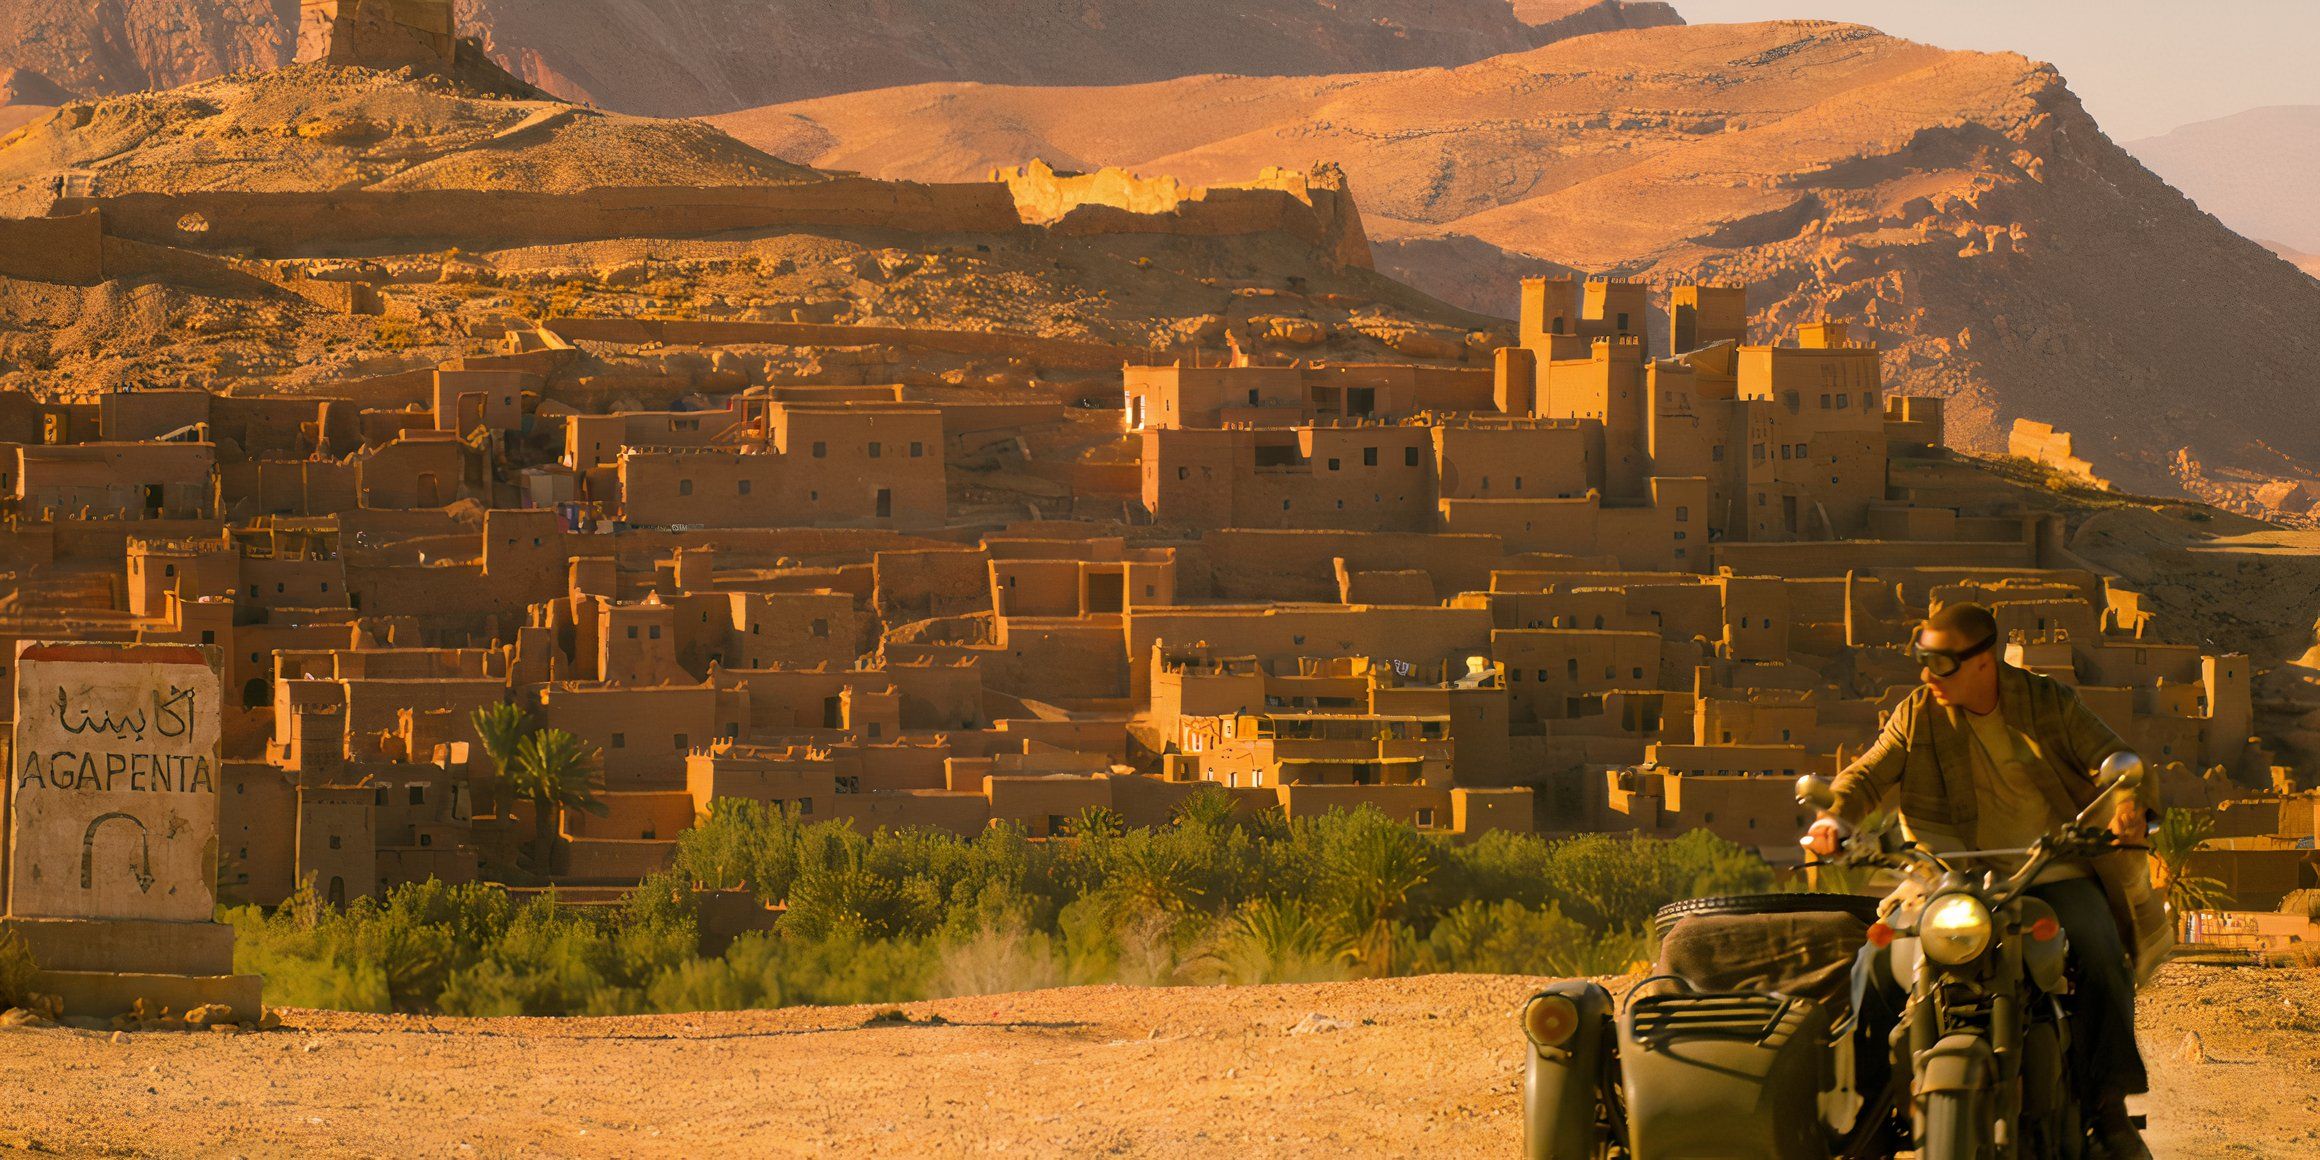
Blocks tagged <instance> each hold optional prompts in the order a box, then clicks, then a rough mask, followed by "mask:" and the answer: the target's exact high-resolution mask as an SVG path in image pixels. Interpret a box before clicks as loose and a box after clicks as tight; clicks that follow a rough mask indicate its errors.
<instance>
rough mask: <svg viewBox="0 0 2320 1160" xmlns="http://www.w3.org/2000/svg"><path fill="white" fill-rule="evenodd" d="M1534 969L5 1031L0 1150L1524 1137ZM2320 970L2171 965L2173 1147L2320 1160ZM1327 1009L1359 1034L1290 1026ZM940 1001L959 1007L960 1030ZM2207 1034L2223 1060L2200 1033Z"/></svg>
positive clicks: (527, 1151) (356, 1151) (2148, 1030)
mask: <svg viewBox="0 0 2320 1160" xmlns="http://www.w3.org/2000/svg"><path fill="white" fill-rule="evenodd" d="M1535 982H1536V980H1530V979H1520V978H1506V977H1457V976H1438V977H1431V978H1420V979H1402V980H1394V981H1390V982H1383V983H1344V984H1328V985H1317V986H1280V987H1248V988H1232V989H1226V988H1217V989H1191V990H1136V989H1129V988H1120V987H1095V988H1081V989H1073V990H1062V991H1048V992H1041V993H1030V994H1020V995H1005V996H990V997H982V998H969V999H951V1000H942V1001H937V1002H930V1003H919V1004H912V1005H910V1006H908V1007H907V1008H905V1010H906V1011H907V1012H908V1013H909V1014H910V1016H911V1017H912V1018H913V1019H915V1020H918V1022H915V1023H911V1024H908V1025H897V1024H876V1023H868V1022H867V1021H868V1019H869V1017H870V1016H871V1015H872V1014H873V1009H871V1008H825V1009H794V1010H786V1011H770V1012H741V1013H721V1014H704V1015H690V1016H655V1017H645V1018H630V1019H571V1020H546V1019H487V1020H462V1019H432V1018H422V1017H401V1016H393V1017H390V1016H370V1015H349V1014H337V1013H325V1012H290V1013H288V1015H289V1018H290V1020H291V1023H292V1026H291V1027H290V1028H289V1029H286V1030H284V1031H280V1032H275V1033H270V1034H245V1035H238V1036H227V1035H221V1034H217V1033H175V1034H169V1033H154V1034H144V1035H130V1036H127V1037H125V1040H124V1041H122V1042H115V1041H113V1040H112V1039H111V1037H109V1036H107V1035H104V1034H99V1033H95V1032H80V1031H69V1030H55V1029H51V1030H6V1031H0V1090H5V1091H6V1092H8V1093H9V1095H8V1097H7V1098H6V1099H5V1100H0V1151H7V1150H10V1149H15V1148H21V1149H28V1150H37V1151H41V1152H48V1153H61V1154H66V1155H113V1156H180V1155H220V1156H225V1155H232V1156H287V1155H334V1156H339V1155H357V1156H394V1157H414V1156H515V1155H524V1156H536V1155H547V1156H677V1155H785V1154H804V1153H815V1154H827V1153H837V1154H847V1155H868V1154H877V1155H889V1156H891V1155H914V1156H915V1155H946V1156H947V1155H987V1154H997V1153H1015V1154H1029V1155H1042V1156H1052V1155H1071V1156H1086V1155H1101V1154H1127V1155H1166V1156H1186V1155H1190V1156H1222V1155H1237V1156H1250V1155H1258V1156H1288V1155H1295V1156H1317V1155H1332V1156H1338V1155H1352V1156H1412V1155H1420V1154H1423V1155H1427V1156H1508V1155H1514V1154H1516V1151H1517V1149H1518V1147H1519V1126H1520V1114H1519V1112H1518V1110H1517V1107H1516V1102H1515V1085H1516V1076H1517V1070H1516V1069H1517V1067H1518V1063H1519V1060H1520V1054H1519V1053H1520V1051H1521V1046H1520V1045H1521V1040H1520V1036H1519V1032H1517V1030H1516V1029H1515V1025H1514V1022H1513V1017H1512V1014H1513V1011H1514V1008H1515V1006H1516V1004H1517V1003H1518V1002H1519V1001H1520V1000H1521V999H1522V998H1523V997H1524V996H1525V995H1527V994H1528V993H1529V992H1530V990H1531V988H1532V986H1533V984H1534V983H1535ZM2315 984H2320V976H2315V975H2313V974H2312V973H2310V972H2290V971H2280V970H2262V969H2254V968H2219V967H2203V966H2190V965H2178V966H2174V967H2170V968H2169V970H2168V973H2167V974H2166V976H2165V977H2164V978H2163V979H2162V981H2161V983H2160V985H2159V986H2158V988H2157V989H2156V990H2155V991H2154V992H2153V993H2152V995H2151V996H2150V998H2149V1002H2148V1003H2147V1004H2146V1019H2145V1027H2144V1043H2145V1048H2146V1051H2147V1052H2148V1053H2149V1055H2150V1056H2151V1058H2152V1062H2153V1064H2154V1067H2155V1069H2156V1070H2157V1072H2158V1077H2157V1086H2158V1090H2157V1091H2156V1092H2155V1093H2154V1095H2153V1097H2152V1106H2151V1111H2152V1113H2153V1120H2154V1132H2153V1135H2154V1144H2155V1146H2156V1147H2157V1149H2158V1151H2159V1154H2160V1155H2161V1156H2170V1157H2178V1156H2179V1157H2192V1156H2262V1157H2284V1156H2311V1155H2320V1020H2316V1019H2315V1014H2314V1013H2315V1011H2316V1010H2320V986H2316V985H2315ZM1309 1013H1320V1014H1323V1015H1326V1016H1328V1017H1330V1018H1333V1019H1338V1020H1344V1021H1346V1022H1347V1023H1349V1024H1350V1026H1347V1027H1344V1028H1342V1029H1338V1030H1325V1031H1318V1032H1291V1031H1290V1028H1292V1027H1294V1026H1296V1025H1297V1024H1298V1023H1299V1022H1300V1021H1301V1020H1303V1019H1304V1018H1305V1017H1306V1016H1307V1015H1308V1014H1309ZM930 1016H940V1017H941V1018H942V1019H943V1020H944V1021H945V1022H942V1023H935V1022H932V1021H931V1020H930V1018H929V1017H930ZM2194 1031H2196V1032H2197V1033H2198V1036H2199V1041H2200V1054H2201V1055H2202V1056H2203V1057H2204V1058H2203V1060H2202V1061H2199V1062H2192V1061H2190V1060H2188V1059H2187V1058H2186V1056H2185V1053H2184V1051H2183V1044H2184V1041H2185V1038H2186V1036H2187V1034H2188V1033H2191V1032H2194Z"/></svg>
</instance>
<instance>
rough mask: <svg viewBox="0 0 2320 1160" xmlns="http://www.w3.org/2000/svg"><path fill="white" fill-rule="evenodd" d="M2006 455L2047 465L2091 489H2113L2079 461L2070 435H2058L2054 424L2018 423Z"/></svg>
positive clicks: (2083, 461) (2058, 432) (2090, 466)
mask: <svg viewBox="0 0 2320 1160" xmlns="http://www.w3.org/2000/svg"><path fill="white" fill-rule="evenodd" d="M2006 454H2008V455H2012V456H2015V457H2017V458H2020V459H2027V460H2030V461H2032V462H2034V463H2041V464H2044V465H2045V466H2047V467H2051V468H2053V469H2054V470H2055V471H2057V472H2059V473H2061V474H2062V475H2064V476H2067V477H2069V478H2071V479H2074V480H2077V481H2079V482H2081V483H2084V484H2087V485H2088V486H2090V487H2099V488H2102V489H2104V490H2106V491H2107V490H2109V489H2110V486H2111V483H2110V481H2109V480H2107V479H2104V478H2103V477H2101V476H2099V475H2096V474H2095V471H2094V464H2093V463H2091V462H2089V461H2087V460H2084V459H2081V458H2079V457H2078V454H2077V451H2076V449H2075V448H2073V447H2072V446H2071V439H2070V432H2068V431H2057V430H2055V429H2054V425H2053V424H2052V423H2040V422H2038V421H2037V420H2035V419H2016V420H2014V429H2013V431H2012V432H2010V433H2009V434H2008V435H2007V437H2006Z"/></svg>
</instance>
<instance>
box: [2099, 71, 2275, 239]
mask: <svg viewBox="0 0 2320 1160" xmlns="http://www.w3.org/2000/svg"><path fill="white" fill-rule="evenodd" d="M2127 151H2128V152H2130V153H2133V154H2134V155H2135V156H2136V157H2137V158H2139V159H2140V160H2141V161H2142V162H2143V164H2145V165H2148V166H2150V167H2151V172H2153V173H2156V174H2158V175H2159V176H2161V177H2164V178H2166V179H2167V181H2168V183H2169V184H2171V185H2173V186H2174V187H2175V188H2177V189H2180V190H2182V191H2183V192H2185V193H2187V194H2190V195H2191V198H2192V200H2194V201H2196V202H2198V203H2199V205H2200V208H2202V209H2205V210H2207V211H2208V212H2209V213H2212V214H2214V215H2215V216H2217V217H2219V218H2222V219H2223V223H2224V224H2225V225H2227V226H2230V227H2231V228H2233V229H2235V230H2238V231H2239V232H2241V233H2243V234H2246V235H2247V236H2249V237H2251V238H2262V239H2266V240H2268V241H2270V242H2272V243H2274V244H2275V246H2276V248H2279V249H2283V250H2295V251H2302V252H2303V253H2306V254H2310V253H2314V252H2320V202H2315V201H2314V200H2313V197H2312V190H2313V187H2314V185H2315V183H2320V105H2278V106H2274V107H2271V108H2266V109H2249V110H2248V111H2246V112H2244V113H2234V114H2232V115H2231V116H2229V117H2222V118H2218V119H2216V120H2213V121H2201V122H2199V123H2198V124H2194V125H2185V126H2183V127H2182V128H2180V129H2177V130H2175V131H2174V132H2171V133H2166V134H2162V135H2160V136H2157V137H2146V138H2144V139H2143V140H2140V141H2130V142H2128V143H2127Z"/></svg>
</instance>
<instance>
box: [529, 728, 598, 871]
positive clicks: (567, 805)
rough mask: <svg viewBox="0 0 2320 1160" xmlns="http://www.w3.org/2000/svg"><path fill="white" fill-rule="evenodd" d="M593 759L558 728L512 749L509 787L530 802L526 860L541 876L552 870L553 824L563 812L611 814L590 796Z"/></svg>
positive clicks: (584, 746) (595, 780)
mask: <svg viewBox="0 0 2320 1160" xmlns="http://www.w3.org/2000/svg"><path fill="white" fill-rule="evenodd" d="M596 758H597V751H596V750H594V749H590V748H588V747H587V744H586V743H585V742H583V741H581V740H580V739H579V738H577V737H574V736H572V735H571V734H569V733H566V732H564V731H563V730H561V729H542V730H540V731H539V732H537V733H533V734H530V735H528V736H526V737H525V738H524V739H523V742H522V743H521V744H519V745H518V746H517V747H516V754H515V763H514V766H513V767H512V768H511V769H510V770H509V771H508V782H509V787H510V788H511V789H513V790H514V791H515V793H516V795H517V796H518V797H522V798H525V799H527V800H529V801H530V802H531V803H532V857H534V858H536V859H538V863H537V865H536V867H535V868H536V869H537V870H539V872H540V873H541V874H543V875H545V874H549V873H552V872H553V869H554V867H555V864H556V857H555V854H556V841H557V834H558V832H559V830H560V827H559V826H558V825H557V822H558V820H559V818H560V817H561V816H562V812H563V811H564V810H565V809H581V810H587V811H588V812H589V813H592V814H596V815H598V816H602V815H604V814H606V813H609V812H611V811H610V810H609V808H608V807H606V806H605V804H604V803H603V802H602V801H599V800H598V799H597V796H596V794H597V791H598V790H599V789H600V788H601V782H600V781H599V779H598V777H597V773H596Z"/></svg>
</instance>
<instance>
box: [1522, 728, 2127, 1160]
mask: <svg viewBox="0 0 2320 1160" xmlns="http://www.w3.org/2000/svg"><path fill="white" fill-rule="evenodd" d="M2096 778H2097V784H2098V785H2100V786H2101V787H2102V792H2100V793H2099V794H2098V795H2097V796H2096V798H2095V800H2094V801H2093V802H2092V803H2090V804H2089V805H2088V806H2087V807H2086V809H2085V810H2084V811H2082V812H2081V813H2080V814H2079V815H2078V816H2077V817H2076V818H2074V819H2072V820H2071V821H2069V822H2067V823H2065V824H2063V825H2062V826H2059V827H2057V828H2056V829H2055V830H2054V831H2052V832H2050V833H2048V834H2045V835H2043V836H2042V837H2040V838H2039V839H2038V841H2037V842H2036V843H2034V844H2033V845H2032V846H2031V847H2030V848H2029V849H2028V850H1978V851H1964V852H1958V853H1946V854H1943V853H1935V852H1933V851H1930V850H1927V849H1925V848H1923V847H1921V846H1918V845H1915V844H1913V843H1910V842H1907V841H1904V840H1902V839H1901V838H1900V836H1899V835H1897V834H1894V833H1892V832H1890V831H1884V832H1878V833H1856V834H1854V835H1852V836H1851V837H1850V838H1848V839H1847V840H1846V842H1845V843H1844V847H1843V849H1842V852H1841V853H1840V854H1839V855H1838V856H1837V857H1836V858H1834V859H1832V860H1831V862H1830V863H1829V864H1833V865H1837V866H1850V867H1866V868H1877V869H1883V870H1891V871H1895V872H1898V873H1900V874H1901V875H1902V876H1903V880H1902V882H1901V884H1900V886H1899V887H1898V888H1896V889H1895V890H1894V891H1893V892H1892V893H1891V894H1890V895H1889V896H1888V897H1887V898H1886V899H1885V900H1884V901H1883V903H1882V904H1879V903H1878V902H1877V901H1876V900H1875V899H1871V898H1867V897H1864V896H1858V895H1848V894H1815V893H1805V894H1775V895H1759V896H1746V897H1739V898H1720V899H1695V900H1691V901H1688V902H1679V903H1676V904H1674V905H1673V906H1670V907H1668V908H1665V909H1664V910H1663V911H1662V912H1661V914H1660V916H1659V919H1660V928H1661V929H1660V933H1661V945H1660V956H1659V960H1658V963H1657V964H1656V965H1655V967H1654V969H1653V973H1652V974H1651V975H1650V976H1648V977H1646V978H1645V979H1643V980H1642V981H1640V982H1638V983H1637V984H1635V985H1634V987H1632V988H1631V989H1630V990H1629V991H1628V992H1627V994H1626V996H1625V997H1624V1002H1623V1003H1620V1004H1614V1002H1613V1000H1612V997H1611V995H1610V993H1609V992H1608V991H1607V990H1605V989H1604V988H1603V987H1602V986H1601V985H1600V984H1597V983H1594V982H1591V981H1588V980H1584V979H1573V980H1564V981H1561V982H1558V983H1554V984H1551V985H1549V986H1548V987H1547V988H1545V989H1544V990H1542V991H1540V992H1539V993H1537V994H1535V995H1533V996H1532V997H1531V998H1530V999H1529V1000H1528V1001H1527V1002H1526V1003H1525V1004H1524V1006H1523V1009H1522V1025H1523V1033H1524V1037H1525V1039H1526V1040H1527V1041H1528V1047H1529V1050H1528V1051H1527V1052H1526V1053H1525V1055H1526V1062H1525V1068H1524V1082H1523V1123H1524V1137H1525V1148H1526V1153H1527V1154H1528V1155H1529V1156H1530V1157H1532V1160H1679V1158H1680V1160H1805V1158H1810V1157H1821V1158H1824V1160H1825V1158H1829V1157H1843V1158H1848V1160H1850V1158H1855V1157H1869V1156H1881V1155H1891V1154H1892V1153H1893V1152H1895V1151H1898V1150H1899V1149H1900V1148H1901V1147H1904V1146H1907V1147H1912V1148H1914V1150H1915V1152H1916V1155H1917V1156H1918V1157H1920V1158H1921V1160H2001V1158H2002V1160H2030V1158H2036V1160H2049V1158H2060V1160H2078V1158H2079V1157H2081V1156H2082V1155H2084V1154H2085V1150H2086V1148H2087V1136H2086V1131H2085V1127H2084V1126H2083V1124H2082V1122H2081V1116H2080V1112H2081V1109H2080V1108H2079V1107H2078V1102H2077V1100H2076V1099H2075V1098H2074V1097H2073V1095H2072V1091H2073V1088H2072V1085H2071V1083H2070V1077H2069V1068H2068V1062H2067V1061H2068V1058H2069V1045H2070V1025H2069V1019H2068V1015H2067V1012H2066V1010H2065V1008H2064V1005H2063V1003H2062V996H2063V995H2065V994H2066V993H2067V991H2068V988H2069V985H2070V984H2069V979H2068V977H2067V972H2066V963H2067V961H2068V945H2067V940H2066V939H2065V937H2064V935H2063V931H2062V927H2061V923H2060V922H2059V921H2058V920H2057V918H2056V916H2055V914H2054V912H2053V910H2052V909H2051V908H2049V907H2048V906H2047V905H2046V904H2045V903H2043V902H2041V901H2039V900H2038V899H2037V898H2035V897H2033V896H2031V895H2030V894H2028V893H2027V891H2028V890H2029V888H2030V886H2031V885H2032V884H2033V883H2034V882H2036V880H2037V878H2038V875H2039V873H2040V871H2042V870H2044V869H2046V868H2047V867H2048V866H2049V865H2051V864H2052V863H2054V862H2055V861H2057V860H2061V859H2072V858H2085V857H2091V856H2093V855H2096V854H2099V853H2102V852H2105V851H2108V850H2111V849H2115V848H2116V847H2117V845H2118V842H2117V839H2116V838H2115V837H2113V836H2112V835H2111V834H2110V833H2109V832H2108V831H2107V830H2104V829H2101V828H2099V820H2100V819H2103V818H2107V817H2108V816H2110V811H2111V809H2112V806H2113V804H2114V803H2115V802H2116V801H2117V799H2118V796H2119V795H2121V794H2124V793H2132V792H2133V791H2134V790H2135V788H2136V787H2137V786H2138V785H2140V784H2141V782H2142V779H2143V768H2142V763H2141V761H2140V759H2138V758H2136V757H2134V756H2133V755H2132V754H2119V755H2116V756H2114V757H2113V758H2111V759H2109V760H2107V761H2105V762H2104V763H2103V766H2102V768H2101V769H2100V770H2098V771H2097V774H2096ZM1797 798H1798V801H1799V802H1800V803H1802V804H1805V805H1808V806H1812V807H1815V808H1818V809H1827V808H1828V807H1829V806H1830V805H1831V804H1832V803H1833V801H1834V798H1833V796H1832V794H1831V792H1830V789H1829V786H1828V784H1827V783H1826V782H1823V781H1821V780H1820V779H1818V778H1814V777H1807V778H1803V779H1800V780H1799V781H1798V783H1797ZM1994 858H2019V859H2021V863H2020V865H2019V867H2018V868H2017V869H2015V870H2014V871H2013V873H2011V874H2008V875H2004V876H2001V875H2000V874H1999V873H1997V872H1996V871H1990V870H1981V869H1978V868H1977V864H1978V863H1982V862H1985V861H1987V860H1990V859H1994ZM1864 944H1865V945H1866V947H1867V948H1868V949H1867V950H1866V952H1865V953H1864V952H1863V951H1862V950H1861V948H1862V947H1863V946H1864ZM1856 962H1858V963H1859V964H1860V969H1859V970H1858V971H1857V970H1856V966H1855V965H1856ZM1864 972H1865V975H1864ZM1857 976H1863V977H1857ZM1885 985H1890V988H1891V989H1898V990H1899V991H1901V992H1904V993H1906V996H1907V998H1906V1002H1905V1003H1904V1005H1903V1006H1902V1009H1901V1013H1900V1018H1899V1021H1898V1023H1897V1024H1896V1025H1895V1027H1894V1030H1893V1033H1892V1036H1891V1040H1890V1043H1889V1044H1884V1045H1876V1046H1875V1047H1873V1048H1870V1050H1875V1049H1876V1048H1889V1050H1890V1060H1891V1068H1890V1072H1889V1075H1888V1076H1887V1077H1886V1078H1885V1079H1884V1080H1883V1082H1877V1080H1876V1077H1877V1076H1878V1075H1879V1073H1880V1072H1883V1071H1886V1069H1884V1068H1880V1067H1877V1066H1875V1061H1872V1062H1871V1065H1870V1066H1866V1067H1863V1066H1859V1061H1857V1060H1856V1059H1855V1050H1854V1049H1855V1044H1856V1041H1857V1040H1859V1039H1860V1038H1862V1037H1861V1036H1859V1035H1858V1034H1857V1027H1858V1022H1859V1020H1860V1018H1861V1014H1862V1013H1861V1011H1860V1003H1861V1001H1862V999H1863V997H1864V995H1865V994H1866V992H1867V990H1868V989H1869V988H1871V987H1880V988H1883V987H1884V986H1885ZM1884 1054H1885V1053H1884V1052H1883V1051H1879V1055H1880V1056H1881V1057H1882V1056H1884Z"/></svg>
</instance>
